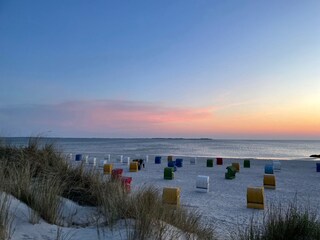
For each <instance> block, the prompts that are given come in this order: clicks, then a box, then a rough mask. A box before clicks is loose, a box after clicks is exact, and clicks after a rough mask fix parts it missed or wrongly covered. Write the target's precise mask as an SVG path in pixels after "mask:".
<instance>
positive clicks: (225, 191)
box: [11, 156, 320, 240]
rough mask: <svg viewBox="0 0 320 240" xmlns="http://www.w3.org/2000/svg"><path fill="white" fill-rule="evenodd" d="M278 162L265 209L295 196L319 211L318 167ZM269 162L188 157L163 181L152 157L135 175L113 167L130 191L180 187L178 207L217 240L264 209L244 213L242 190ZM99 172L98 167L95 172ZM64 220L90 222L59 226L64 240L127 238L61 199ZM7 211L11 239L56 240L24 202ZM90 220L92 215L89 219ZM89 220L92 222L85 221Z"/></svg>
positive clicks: (54, 229)
mask: <svg viewBox="0 0 320 240" xmlns="http://www.w3.org/2000/svg"><path fill="white" fill-rule="evenodd" d="M308 160H309V161H306V159H299V160H291V161H281V171H279V172H275V175H276V181H277V187H276V189H275V190H271V189H265V200H266V209H267V208H268V205H269V204H270V203H272V202H278V201H281V202H282V203H284V204H286V203H288V202H289V201H292V200H293V199H294V197H295V196H297V198H298V202H299V203H301V204H302V203H303V204H305V205H306V206H311V207H312V208H317V207H318V206H319V201H320V184H319V182H320V173H317V172H316V163H315V161H312V160H310V159H308ZM232 162H239V163H240V167H241V168H240V172H239V173H237V174H236V178H235V179H233V180H226V179H225V178H224V173H225V172H226V167H227V166H228V165H231V163H232ZM266 163H272V161H271V160H251V168H243V160H240V159H224V163H223V165H222V166H217V165H216V164H215V165H214V167H213V168H207V167H206V159H205V158H198V160H197V164H196V165H191V164H190V159H189V158H184V166H183V167H182V168H178V171H177V172H175V179H174V180H164V179H163V169H164V167H166V165H167V160H166V159H165V158H163V159H162V164H161V165H158V164H154V158H153V157H151V156H149V162H148V163H147V164H146V168H144V169H142V170H141V171H139V172H129V170H128V166H127V164H120V163H115V164H114V168H115V167H121V168H124V176H131V177H133V181H132V190H133V191H134V190H135V189H138V188H141V187H144V186H145V185H154V186H156V187H158V188H159V190H160V191H161V190H162V188H163V187H168V186H174V187H180V188H181V205H184V206H186V207H188V208H192V209H197V210H198V211H200V212H201V214H202V215H203V220H204V222H206V223H210V224H212V225H214V226H215V229H216V231H217V233H218V234H219V235H220V239H227V238H228V236H229V233H230V231H232V230H236V228H237V227H238V226H241V225H242V224H247V223H248V221H249V220H250V217H252V215H253V214H254V215H255V216H256V217H257V218H259V216H260V217H261V216H262V215H263V212H264V211H266V210H254V209H248V208H247V205H246V190H247V187H248V186H262V185H263V175H264V166H265V164H266ZM97 171H100V172H102V169H101V168H100V169H99V170H97ZM197 175H205V176H209V177H210V189H209V192H208V193H206V192H200V191H199V190H197V189H196V188H195V184H196V178H197ZM64 203H65V204H64V206H65V207H64V211H65V214H66V216H68V215H70V214H68V213H69V212H73V213H74V214H73V215H74V217H73V221H74V222H77V223H82V224H91V225H90V226H88V227H82V228H80V227H77V228H74V227H63V228H61V230H62V232H63V233H64V234H67V235H68V236H69V237H68V236H66V237H65V238H64V239H116V240H118V239H126V229H125V228H124V227H123V224H124V223H123V222H119V224H118V225H117V226H116V227H115V229H114V230H113V231H110V230H108V229H105V231H104V232H101V231H100V232H98V231H97V228H96V224H95V223H94V222H96V221H95V220H94V216H95V214H94V213H95V209H93V208H87V207H80V206H78V205H77V204H74V203H72V202H70V201H67V200H64ZM11 212H12V214H14V215H15V220H14V222H13V227H14V232H13V236H12V239H19V240H21V239H39V240H40V239H56V236H57V230H58V227H57V226H54V225H50V224H47V223H45V222H44V221H43V220H41V221H40V223H39V224H35V225H32V224H30V223H29V217H28V216H29V214H30V210H28V207H27V206H25V205H24V204H23V203H20V202H19V201H18V200H16V199H14V200H13V202H12V205H11ZM88 216H91V217H89V218H88ZM87 219H91V220H92V222H91V223H88V222H86V221H87Z"/></svg>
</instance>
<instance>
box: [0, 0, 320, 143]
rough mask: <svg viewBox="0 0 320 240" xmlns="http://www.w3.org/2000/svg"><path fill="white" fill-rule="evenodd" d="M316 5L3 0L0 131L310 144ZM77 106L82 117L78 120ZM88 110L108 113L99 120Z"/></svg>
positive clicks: (319, 52) (319, 72)
mask: <svg viewBox="0 0 320 240" xmlns="http://www.w3.org/2000/svg"><path fill="white" fill-rule="evenodd" d="M319 10H320V2H319V1H1V2H0V46H1V49H0V56H1V58H0V79H1V80H0V81H1V90H0V123H1V126H3V127H2V129H0V132H1V131H2V133H3V135H11V136H20V135H30V134H33V133H36V132H46V131H51V132H52V135H53V136H100V137H150V136H151V137H157V136H172V137H175V136H178V137H218V138H312V139H314V138H316V139H319V138H320V135H319V134H320V126H319V124H320V114H318V113H316V114H312V113H314V112H319V107H318V106H319V104H320V97H319V93H320V68H319V66H320V57H319V56H320V28H319V26H320V15H319ZM310 93H313V94H310ZM101 102H103V103H104V107H102V108H101V107H100V105H99V104H100V103H101ZM110 103H112V108H111V107H110ZM75 105H76V106H77V107H76V106H75ZM97 105H98V106H97ZM124 105H125V109H127V110H125V111H123V112H122V110H121V111H120V110H119V109H123V106H124ZM61 106H73V107H72V108H71V109H69V108H67V109H68V110H64V111H63V113H61V111H57V109H58V108H59V109H61V108H60V107H61ZM81 106H85V107H84V108H83V109H81ZM88 106H90V107H88ZM107 106H108V107H107ZM150 106H152V107H151V109H157V110H150ZM63 109H65V108H64V107H63ZM74 109H79V110H78V111H79V113H77V114H80V113H81V112H84V113H86V114H90V115H91V116H83V118H88V119H86V120H85V121H84V123H83V124H82V125H81V126H80V125H79V126H77V125H78V124H79V122H77V121H78V120H77V118H76V117H72V116H73V115H72V113H73V112H74V111H75V110H74ZM91 109H99V110H98V111H100V113H101V112H104V111H106V112H105V113H103V114H101V115H103V116H104V117H99V121H98V120H97V119H95V120H94V119H92V115H94V114H93V113H92V112H91ZM128 109H129V110H128ZM141 109H143V110H141ZM159 109H166V110H165V111H164V112H165V113H164V114H165V116H167V118H163V116H162V114H160V113H159V111H158V110H159ZM87 111H89V112H90V113H88V112H87ZM190 111H191V112H193V113H195V114H191V115H192V117H191V115H190V114H189V113H190ZM120 112H121V114H120ZM128 112H130V113H131V115H130V118H134V117H133V115H134V116H137V115H138V114H140V115H141V114H142V115H146V114H148V115H151V116H159V115H161V121H159V118H157V117H155V118H152V119H153V121H152V123H150V122H145V121H144V119H143V118H138V119H136V120H135V121H133V122H132V121H130V119H129V120H128V116H127V115H126V114H127V113H128ZM177 112H179V113H180V114H181V115H182V118H181V119H180V117H179V118H177V117H176V116H175V114H174V113H177ZM199 112H205V113H206V114H205V115H206V117H204V118H198V117H195V118H194V116H195V115H196V116H198V115H197V114H198V113H199ZM208 112H210V114H208V115H207V113H208ZM31 113H32V114H31ZM125 113H126V114H125ZM279 113H281V114H283V115H281V114H280V116H279ZM295 113H298V115H303V116H305V118H303V119H301V118H300V117H299V118H297V116H295V115H296V114H295ZM60 114H62V115H60ZM77 114H76V115H77ZM170 114H171V115H170ZM172 114H173V115H174V116H172ZM184 114H185V115H186V120H185V121H188V122H185V121H184V120H183V116H184ZM188 114H189V115H188ZM266 114H267V115H266ZM49 115H50V119H48V118H45V117H44V116H49ZM66 115H67V116H70V117H64V116H66ZM108 115H109V116H110V115H113V116H118V115H119V116H118V117H117V118H116V119H114V120H113V121H111V120H110V119H108V117H107V116H108ZM246 116H247V118H246ZM20 118H21V119H20ZM124 118H125V119H124ZM266 118H270V122H271V123H270V122H269V123H264V124H262V122H264V121H265V119H266ZM279 118H281V119H280V120H281V121H279ZM154 119H157V120H154ZM166 119H167V120H166ZM194 119H195V120H194ZM26 120H27V121H26ZM49 120H50V121H49ZM260 120H261V124H260V125H259V126H256V127H255V128H254V129H249V127H248V126H246V124H247V123H251V124H254V123H255V124H256V123H257V122H260ZM317 120H319V121H317ZM105 121H108V124H106V125H105V124H103V122H105ZM199 121H200V122H199ZM119 122H123V124H122V125H121V126H122V127H117V126H118V124H119ZM292 122H294V123H295V124H292ZM301 122H302V123H301ZM317 122H318V123H317ZM26 123H27V124H26ZM223 123H225V124H223ZM234 123H236V124H235V125H236V127H235V128H234V129H231V130H232V131H231V130H230V127H229V126H230V124H231V125H234ZM298 123H300V124H298ZM189 124H190V125H189ZM268 124H269V125H268ZM270 124H271V125H270ZM62 125H63V126H69V127H70V126H72V129H71V130H70V129H68V127H65V128H63V127H61V126H62ZM181 126H183V127H181ZM198 126H202V127H203V126H206V128H202V127H198ZM288 126H290V127H288ZM115 129H116V130H115ZM117 129H118V130H117ZM137 129H139V131H138V132H137ZM157 129H161V131H160V132H159V131H157ZM312 129H313V130H312ZM249 130H250V131H249Z"/></svg>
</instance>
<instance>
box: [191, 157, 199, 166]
mask: <svg viewBox="0 0 320 240" xmlns="http://www.w3.org/2000/svg"><path fill="white" fill-rule="evenodd" d="M190 164H191V165H196V164H197V158H196V157H195V158H190Z"/></svg>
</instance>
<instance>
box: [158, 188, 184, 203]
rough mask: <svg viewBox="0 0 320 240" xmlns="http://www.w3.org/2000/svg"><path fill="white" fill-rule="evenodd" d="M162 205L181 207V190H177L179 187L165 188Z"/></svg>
mask: <svg viewBox="0 0 320 240" xmlns="http://www.w3.org/2000/svg"><path fill="white" fill-rule="evenodd" d="M162 203H164V204H170V205H175V206H179V205H180V188H177V187H165V188H163V191H162Z"/></svg>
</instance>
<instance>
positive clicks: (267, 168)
mask: <svg viewBox="0 0 320 240" xmlns="http://www.w3.org/2000/svg"><path fill="white" fill-rule="evenodd" d="M264 173H265V174H273V165H272V164H266V165H265V166H264Z"/></svg>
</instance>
